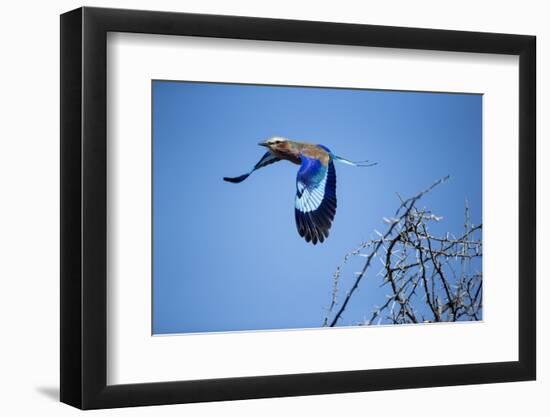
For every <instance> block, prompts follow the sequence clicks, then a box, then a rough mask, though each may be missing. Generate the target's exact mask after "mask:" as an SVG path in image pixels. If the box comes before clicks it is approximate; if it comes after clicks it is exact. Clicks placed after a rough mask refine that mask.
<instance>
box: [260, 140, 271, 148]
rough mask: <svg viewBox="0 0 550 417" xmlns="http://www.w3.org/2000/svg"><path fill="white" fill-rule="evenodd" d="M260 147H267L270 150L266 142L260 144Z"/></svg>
mask: <svg viewBox="0 0 550 417" xmlns="http://www.w3.org/2000/svg"><path fill="white" fill-rule="evenodd" d="M258 145H260V146H265V147H266V148H269V145H268V144H267V142H266V141H262V142H258Z"/></svg>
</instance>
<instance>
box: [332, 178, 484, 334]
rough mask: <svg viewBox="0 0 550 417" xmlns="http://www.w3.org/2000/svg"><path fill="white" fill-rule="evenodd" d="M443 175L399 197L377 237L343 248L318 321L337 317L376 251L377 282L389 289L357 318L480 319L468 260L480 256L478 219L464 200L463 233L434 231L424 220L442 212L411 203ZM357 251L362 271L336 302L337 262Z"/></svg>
mask: <svg viewBox="0 0 550 417" xmlns="http://www.w3.org/2000/svg"><path fill="white" fill-rule="evenodd" d="M448 178H449V177H448V176H447V177H444V178H441V179H439V180H438V181H436V182H434V183H433V184H432V185H431V186H430V187H428V188H427V189H425V190H424V191H422V192H420V193H418V194H417V195H415V196H414V197H411V198H409V199H406V200H403V199H402V198H401V197H399V198H400V200H401V205H400V206H399V208H398V209H397V211H396V212H395V215H394V217H393V218H391V219H386V218H385V219H384V220H385V222H386V223H388V224H389V226H388V228H387V230H386V232H385V233H384V234H382V233H380V232H376V233H377V234H378V237H377V238H374V239H371V240H369V241H368V242H365V243H363V244H361V245H360V246H359V247H358V248H357V249H355V250H353V251H352V252H350V253H348V254H346V256H345V257H344V262H343V264H342V265H341V266H339V267H338V268H337V269H336V272H335V273H334V275H333V279H334V283H333V290H332V297H331V303H330V306H329V308H328V310H327V314H326V317H325V319H324V322H323V326H329V327H333V326H335V325H336V324H337V323H338V321H339V320H340V319H341V318H342V314H343V312H344V311H345V310H346V307H347V306H348V304H349V302H350V299H351V297H352V296H353V295H354V293H355V292H356V291H357V289H358V287H359V284H360V283H361V281H362V280H363V278H365V277H366V276H367V273H368V272H369V271H371V270H372V267H373V265H372V261H373V259H374V258H375V257H379V259H380V261H381V264H382V271H381V272H380V273H379V275H381V276H382V285H388V284H389V288H390V290H391V291H390V294H388V295H387V300H386V301H385V303H384V304H382V305H381V306H380V307H378V308H375V309H374V311H373V312H372V315H371V318H370V319H369V320H367V321H365V322H363V323H361V324H365V325H371V324H374V322H375V321H376V320H377V323H376V324H380V323H382V322H387V323H395V324H397V323H418V322H420V321H424V322H426V321H428V322H431V321H433V322H441V321H457V320H479V318H480V317H481V310H482V296H481V292H482V274H481V272H480V271H477V270H475V266H476V265H480V263H479V262H478V263H477V264H473V263H472V261H473V260H474V259H476V258H481V256H482V241H481V229H482V225H481V224H479V225H474V224H473V223H472V222H471V218H470V217H471V214H470V207H469V203H468V201H467V200H466V202H465V209H464V231H463V233H462V234H461V235H460V236H458V237H456V236H454V235H452V234H450V233H446V234H445V235H443V236H436V235H434V234H432V233H430V231H429V225H430V223H432V222H439V221H440V220H441V219H442V218H441V217H438V216H436V215H434V214H433V213H431V212H429V211H427V210H426V209H422V210H419V209H418V208H417V207H416V204H417V202H418V201H419V200H420V199H421V198H422V197H423V196H424V195H425V194H427V193H429V192H430V191H432V190H433V189H434V188H435V187H437V186H438V185H439V184H441V183H443V182H445V181H446V180H447V179H448ZM357 256H359V257H364V258H365V263H364V265H363V268H362V269H361V271H360V272H357V273H356V276H355V279H354V281H353V284H352V286H351V288H350V289H349V291H348V292H347V293H346V295H345V297H344V300H343V302H342V304H339V303H338V297H337V296H338V285H339V281H340V277H341V274H342V268H343V266H344V264H346V263H347V262H348V261H349V260H350V259H351V258H354V257H357ZM457 266H459V268H457ZM457 269H459V271H458V273H457V272H456V270H457ZM419 287H420V290H418V288H419ZM337 306H338V308H337ZM383 314H386V316H383ZM426 316H427V317H426Z"/></svg>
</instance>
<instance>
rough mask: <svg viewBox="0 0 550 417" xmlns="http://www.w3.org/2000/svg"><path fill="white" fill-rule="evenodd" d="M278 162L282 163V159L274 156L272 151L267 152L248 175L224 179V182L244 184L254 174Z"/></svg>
mask: <svg viewBox="0 0 550 417" xmlns="http://www.w3.org/2000/svg"><path fill="white" fill-rule="evenodd" d="M277 161H280V159H279V158H278V157H276V156H275V155H273V154H272V153H271V152H270V151H267V152H266V153H264V155H263V156H262V158H261V159H260V160H259V161H258V163H257V164H256V165H254V168H252V169H251V170H250V172H247V173H246V174H243V175H239V176H238V177H223V180H224V181H227V182H232V183H235V184H238V183H239V182H243V181H244V180H246V179H247V178H248V177H249V175H250V174H252V173H253V172H254V171H256V170H257V169H260V168H263V167H265V166H267V165H270V164H273V163H274V162H277Z"/></svg>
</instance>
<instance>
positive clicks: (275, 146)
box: [258, 136, 290, 151]
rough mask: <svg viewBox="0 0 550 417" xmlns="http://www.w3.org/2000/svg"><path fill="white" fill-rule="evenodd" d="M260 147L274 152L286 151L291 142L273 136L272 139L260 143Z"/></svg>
mask: <svg viewBox="0 0 550 417" xmlns="http://www.w3.org/2000/svg"><path fill="white" fill-rule="evenodd" d="M258 145H260V146H265V147H266V148H268V149H270V150H272V151H284V150H286V149H287V148H288V146H289V145H290V141H289V140H288V139H285V138H282V137H280V136H273V137H272V138H270V139H267V140H264V141H262V142H260V143H258Z"/></svg>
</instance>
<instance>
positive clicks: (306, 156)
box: [224, 136, 376, 245]
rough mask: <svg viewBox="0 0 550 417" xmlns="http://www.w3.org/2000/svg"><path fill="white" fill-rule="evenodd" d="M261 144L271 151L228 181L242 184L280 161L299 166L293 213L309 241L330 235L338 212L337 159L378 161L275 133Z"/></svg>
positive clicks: (315, 241)
mask: <svg viewBox="0 0 550 417" xmlns="http://www.w3.org/2000/svg"><path fill="white" fill-rule="evenodd" d="M258 145H260V146H264V147H266V148H267V149H268V151H267V152H266V153H265V154H264V155H263V156H262V158H261V159H260V160H259V161H258V163H257V164H256V165H254V168H252V170H250V171H249V172H247V173H246V174H243V175H241V176H239V177H233V178H230V177H224V180H225V181H228V182H232V183H240V182H242V181H244V180H245V179H247V178H248V176H249V175H250V174H252V172H254V171H256V170H257V169H260V168H263V167H265V166H267V165H270V164H273V163H274V162H278V161H281V160H283V159H284V160H287V161H290V162H292V163H293V164H297V165H300V168H299V169H298V175H297V177H296V198H295V200H294V215H295V217H296V228H297V229H298V233H299V234H300V236H301V237H303V238H304V239H305V240H306V242H312V243H313V244H314V245H316V244H317V242H320V243H323V242H324V241H325V239H326V238H328V234H329V230H330V227H331V226H332V222H333V220H334V216H335V214H336V171H335V169H334V161H339V162H342V163H344V164H347V165H353V166H359V167H368V166H373V165H376V163H368V162H369V161H359V162H352V161H348V160H347V159H344V158H341V157H339V156H336V155H334V154H333V153H332V152H331V151H330V150H329V149H328V148H327V147H326V146H323V145H313V144H310V143H305V142H295V141H292V140H289V139H285V138H282V137H279V136H274V137H272V138H270V139H268V140H266V141H263V142H260V143H259V144H258Z"/></svg>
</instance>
